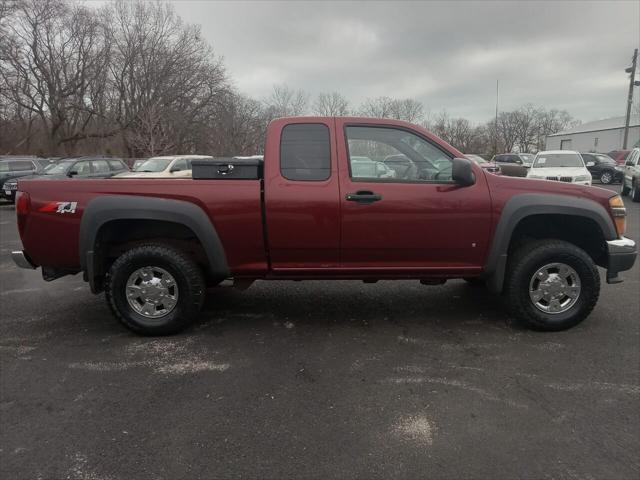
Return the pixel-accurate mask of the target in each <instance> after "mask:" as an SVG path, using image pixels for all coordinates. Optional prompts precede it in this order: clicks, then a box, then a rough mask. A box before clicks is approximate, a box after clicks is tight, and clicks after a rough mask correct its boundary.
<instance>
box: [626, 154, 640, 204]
mask: <svg viewBox="0 0 640 480" xmlns="http://www.w3.org/2000/svg"><path fill="white" fill-rule="evenodd" d="M622 195H630V196H631V200H633V201H634V202H640V148H634V149H633V150H631V153H630V154H629V156H628V157H627V162H626V163H625V166H624V175H623V177H622Z"/></svg>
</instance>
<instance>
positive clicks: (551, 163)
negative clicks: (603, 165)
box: [533, 153, 584, 168]
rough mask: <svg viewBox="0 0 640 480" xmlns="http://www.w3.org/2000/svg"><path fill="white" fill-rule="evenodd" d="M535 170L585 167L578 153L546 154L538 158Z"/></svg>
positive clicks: (534, 165)
mask: <svg viewBox="0 0 640 480" xmlns="http://www.w3.org/2000/svg"><path fill="white" fill-rule="evenodd" d="M533 167H534V168H557V167H584V162H583V161H582V158H581V157H580V155H578V154H576V153H544V154H540V155H538V156H537V157H536V161H535V163H534V164H533Z"/></svg>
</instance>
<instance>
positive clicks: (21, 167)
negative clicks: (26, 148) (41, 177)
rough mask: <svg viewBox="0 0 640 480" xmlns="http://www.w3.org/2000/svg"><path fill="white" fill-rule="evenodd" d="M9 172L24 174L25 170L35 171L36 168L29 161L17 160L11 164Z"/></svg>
mask: <svg viewBox="0 0 640 480" xmlns="http://www.w3.org/2000/svg"><path fill="white" fill-rule="evenodd" d="M9 170H11V171H12V172H24V171H25V170H35V167H34V166H33V163H31V162H30V161H28V160H15V161H13V162H9Z"/></svg>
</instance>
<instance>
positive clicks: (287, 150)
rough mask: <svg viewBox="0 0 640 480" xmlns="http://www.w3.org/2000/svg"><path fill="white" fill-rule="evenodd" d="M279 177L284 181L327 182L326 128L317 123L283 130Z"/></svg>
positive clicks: (328, 161)
mask: <svg viewBox="0 0 640 480" xmlns="http://www.w3.org/2000/svg"><path fill="white" fill-rule="evenodd" d="M280 173H281V174H282V176H283V177H284V178H286V179H288V180H306V181H316V182H317V181H322V180H326V179H328V178H329V176H330V175H331V150H330V143H329V128H328V127H327V126H326V125H323V124H320V123H305V124H295V125H287V126H286V127H284V128H283V129H282V137H281V138H280Z"/></svg>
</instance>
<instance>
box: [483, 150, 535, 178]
mask: <svg viewBox="0 0 640 480" xmlns="http://www.w3.org/2000/svg"><path fill="white" fill-rule="evenodd" d="M533 157H534V155H533V154H531V153H501V154H499V155H494V157H493V158H492V159H491V161H492V162H494V163H495V164H496V165H498V166H499V167H500V173H502V174H503V175H507V176H508V177H526V176H527V169H528V168H529V167H530V166H531V162H533Z"/></svg>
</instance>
